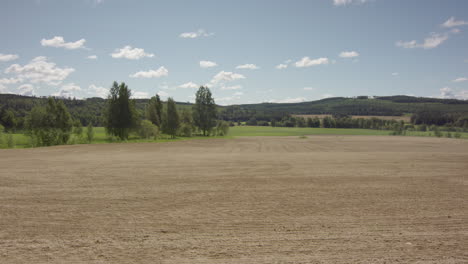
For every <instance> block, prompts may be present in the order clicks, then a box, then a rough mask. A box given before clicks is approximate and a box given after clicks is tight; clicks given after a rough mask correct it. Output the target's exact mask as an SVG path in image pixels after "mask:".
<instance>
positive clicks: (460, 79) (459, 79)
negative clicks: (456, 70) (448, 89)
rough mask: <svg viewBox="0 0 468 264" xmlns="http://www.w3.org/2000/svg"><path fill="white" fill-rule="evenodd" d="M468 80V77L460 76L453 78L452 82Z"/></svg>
mask: <svg viewBox="0 0 468 264" xmlns="http://www.w3.org/2000/svg"><path fill="white" fill-rule="evenodd" d="M466 81H468V78H465V77H460V78H457V79H455V80H453V81H452V82H466Z"/></svg>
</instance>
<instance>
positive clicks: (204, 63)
mask: <svg viewBox="0 0 468 264" xmlns="http://www.w3.org/2000/svg"><path fill="white" fill-rule="evenodd" d="M215 66H218V64H216V62H214V61H200V67H202V68H211V67H215Z"/></svg>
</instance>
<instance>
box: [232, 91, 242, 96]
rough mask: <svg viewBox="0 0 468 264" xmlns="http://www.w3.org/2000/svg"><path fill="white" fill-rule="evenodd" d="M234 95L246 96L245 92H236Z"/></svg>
mask: <svg viewBox="0 0 468 264" xmlns="http://www.w3.org/2000/svg"><path fill="white" fill-rule="evenodd" d="M233 95H234V96H241V95H244V93H243V92H235V93H234V94H233Z"/></svg>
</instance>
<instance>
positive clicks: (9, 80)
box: [0, 78, 22, 84]
mask: <svg viewBox="0 0 468 264" xmlns="http://www.w3.org/2000/svg"><path fill="white" fill-rule="evenodd" d="M20 82H22V80H21V79H17V78H2V79H0V84H16V83H20Z"/></svg>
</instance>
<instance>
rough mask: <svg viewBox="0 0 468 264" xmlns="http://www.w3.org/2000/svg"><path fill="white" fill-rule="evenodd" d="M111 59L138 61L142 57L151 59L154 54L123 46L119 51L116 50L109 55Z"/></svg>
mask: <svg viewBox="0 0 468 264" xmlns="http://www.w3.org/2000/svg"><path fill="white" fill-rule="evenodd" d="M111 56H112V58H115V59H122V58H124V59H129V60H139V59H141V58H144V57H148V58H152V57H154V54H152V53H146V52H145V50H144V49H140V48H132V46H125V47H123V48H121V49H116V50H115V51H114V53H112V54H111Z"/></svg>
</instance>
